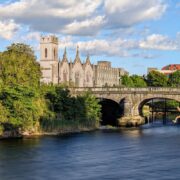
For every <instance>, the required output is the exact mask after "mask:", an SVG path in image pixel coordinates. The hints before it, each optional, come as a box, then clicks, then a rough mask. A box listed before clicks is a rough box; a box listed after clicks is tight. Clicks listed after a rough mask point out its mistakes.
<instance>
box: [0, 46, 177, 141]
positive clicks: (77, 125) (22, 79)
mask: <svg viewBox="0 0 180 180" xmlns="http://www.w3.org/2000/svg"><path fill="white" fill-rule="evenodd" d="M148 78H149V79H148ZM40 79H41V69H40V66H39V63H38V62H37V61H36V57H35V55H34V52H33V50H32V49H31V47H30V46H28V45H25V44H20V43H17V44H12V45H11V46H9V47H7V50H5V51H4V52H0V139H1V138H13V137H22V136H35V135H48V134H49V135H58V134H64V133H75V132H82V131H92V130H96V129H98V128H100V120H101V105H100V104H99V102H98V100H97V99H96V97H95V96H94V95H92V94H91V93H90V92H85V93H84V94H82V95H81V96H77V97H72V96H71V95H70V92H69V90H68V87H67V86H66V85H53V84H49V85H45V84H41V83H40ZM163 79H164V80H163ZM170 80H171V81H170ZM158 81H161V83H160V82H158ZM162 81H163V82H162ZM164 81H166V82H165V83H164ZM179 81H180V71H178V72H177V73H175V74H174V75H173V76H171V77H170V78H169V80H168V79H167V78H162V75H159V74H158V75H157V74H151V75H149V76H148V77H147V79H144V77H140V76H137V75H134V76H132V77H128V76H124V77H122V83H123V85H124V86H126V87H132V86H133V87H145V86H148V82H150V83H151V84H149V85H151V86H155V85H161V86H162V87H163V86H166V85H167V84H168V85H172V87H175V85H177V86H178V87H179V85H180V82H179ZM152 82H154V83H156V84H152Z"/></svg>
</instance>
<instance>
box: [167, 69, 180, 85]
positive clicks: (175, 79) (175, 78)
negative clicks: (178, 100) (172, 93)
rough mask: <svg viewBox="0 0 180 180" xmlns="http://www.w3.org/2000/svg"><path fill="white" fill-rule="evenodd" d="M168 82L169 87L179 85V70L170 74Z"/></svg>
mask: <svg viewBox="0 0 180 180" xmlns="http://www.w3.org/2000/svg"><path fill="white" fill-rule="evenodd" d="M168 84H169V85H170V86H171V87H180V71H175V72H174V73H172V74H170V76H169V80H168Z"/></svg>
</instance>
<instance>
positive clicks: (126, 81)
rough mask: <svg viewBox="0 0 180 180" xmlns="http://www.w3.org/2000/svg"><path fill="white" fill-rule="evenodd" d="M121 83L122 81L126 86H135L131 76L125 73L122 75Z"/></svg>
mask: <svg viewBox="0 0 180 180" xmlns="http://www.w3.org/2000/svg"><path fill="white" fill-rule="evenodd" d="M121 83H122V85H124V86H126V87H133V86H134V84H133V81H132V79H131V77H130V76H128V75H124V76H122V77H121Z"/></svg>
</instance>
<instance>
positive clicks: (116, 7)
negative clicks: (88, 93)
mask: <svg viewBox="0 0 180 180" xmlns="http://www.w3.org/2000/svg"><path fill="white" fill-rule="evenodd" d="M165 10H166V4H164V3H162V1H161V0H150V1H145V0H136V1H133V2H132V0H113V1H112V0H93V1H92V0H83V1H79V0H66V1H63V0H51V1H49V0H31V1H29V0H19V1H15V2H11V3H10V2H9V3H7V4H0V20H8V19H14V22H15V23H16V24H21V25H26V26H28V27H29V28H30V30H31V31H40V32H41V31H43V32H48V33H62V34H71V35H74V34H75V35H80V36H89V35H95V34H97V33H98V32H102V31H103V30H108V29H109V28H111V29H117V28H120V27H124V26H126V27H127V26H133V25H134V24H137V23H140V22H143V21H147V20H154V19H157V18H159V17H161V15H162V14H163V13H164V12H165Z"/></svg>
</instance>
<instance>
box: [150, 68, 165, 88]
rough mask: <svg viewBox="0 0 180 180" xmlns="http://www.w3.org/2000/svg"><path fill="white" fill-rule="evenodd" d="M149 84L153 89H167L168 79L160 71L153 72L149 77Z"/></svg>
mask: <svg viewBox="0 0 180 180" xmlns="http://www.w3.org/2000/svg"><path fill="white" fill-rule="evenodd" d="M147 84H148V86H152V87H166V86H167V84H168V77H167V76H166V75H164V74H162V73H160V72H158V71H152V72H150V73H149V74H148V75H147Z"/></svg>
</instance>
